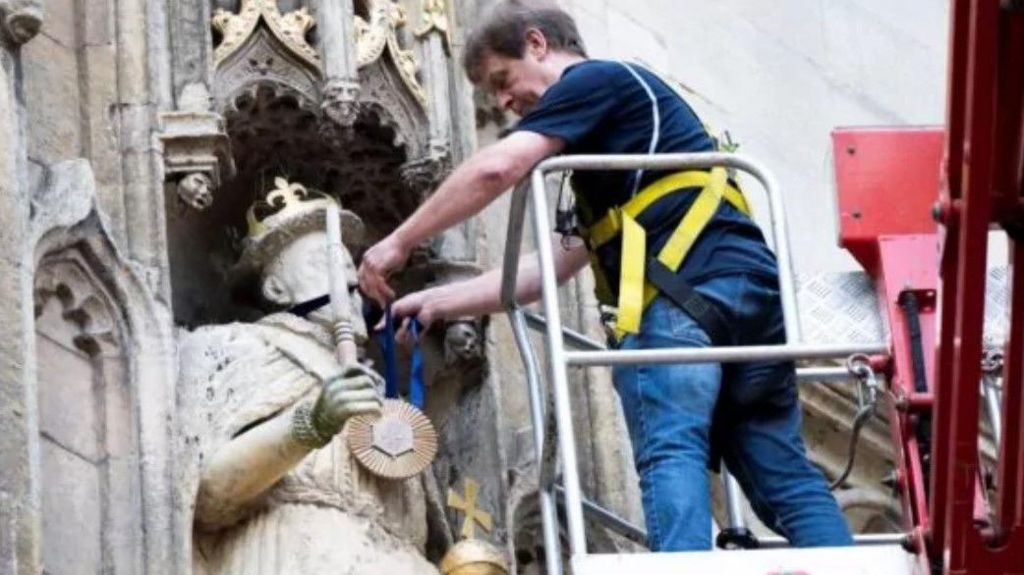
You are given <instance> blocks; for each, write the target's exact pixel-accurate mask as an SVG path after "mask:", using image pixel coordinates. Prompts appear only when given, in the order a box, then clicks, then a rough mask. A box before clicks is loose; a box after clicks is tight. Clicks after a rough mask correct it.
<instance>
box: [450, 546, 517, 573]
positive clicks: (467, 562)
mask: <svg viewBox="0 0 1024 575" xmlns="http://www.w3.org/2000/svg"><path fill="white" fill-rule="evenodd" d="M440 570H441V575H508V562H507V561H506V560H505V555H504V554H503V553H502V552H501V551H500V550H499V549H498V548H497V547H495V546H494V545H492V544H490V543H488V542H487V541H483V540H481V539H463V540H462V541H459V542H458V543H456V544H455V545H452V547H451V549H449V550H448V552H447V553H445V555H444V558H443V559H441V565H440Z"/></svg>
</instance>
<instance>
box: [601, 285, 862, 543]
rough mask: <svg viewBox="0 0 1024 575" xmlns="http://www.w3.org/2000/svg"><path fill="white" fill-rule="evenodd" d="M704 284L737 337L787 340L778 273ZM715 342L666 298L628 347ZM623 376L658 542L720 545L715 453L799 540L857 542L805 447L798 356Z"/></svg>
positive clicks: (760, 511)
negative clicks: (715, 520)
mask: <svg viewBox="0 0 1024 575" xmlns="http://www.w3.org/2000/svg"><path fill="white" fill-rule="evenodd" d="M694 287H695V289H697V291H699V292H700V293H701V294H702V295H704V296H705V297H707V298H709V299H711V300H712V301H714V302H715V303H717V304H719V305H718V307H719V309H720V310H721V311H722V313H723V314H724V315H725V318H726V321H727V323H728V324H729V325H730V329H731V331H732V333H731V337H732V339H733V340H734V343H735V344H736V345H757V344H772V343H782V342H784V341H785V326H784V324H783V319H782V307H781V304H780V301H779V293H778V281H777V279H775V278H768V277H765V276H762V275H753V274H738V275H729V276H723V277H717V278H713V279H709V280H706V281H704V282H702V283H700V284H697V285H695V286H694ZM708 346H710V340H709V338H708V336H707V334H706V333H705V332H704V330H703V329H701V328H700V326H699V325H697V323H696V322H694V320H693V319H692V318H691V317H690V316H689V315H688V314H687V313H686V312H684V311H683V310H682V309H680V308H679V307H677V306H676V305H675V304H673V303H672V302H671V301H669V300H667V299H665V298H663V297H660V296H659V297H658V298H656V299H655V300H654V301H653V302H652V303H651V305H650V307H648V308H647V310H646V311H645V312H644V315H643V319H642V322H641V327H640V333H639V334H636V335H630V336H627V337H625V338H624V339H623V340H622V342H621V344H620V346H619V347H620V349H650V348H662V347H708ZM613 377H614V380H615V389H616V390H617V391H618V393H619V397H620V399H621V400H622V407H623V411H624V413H625V416H626V423H627V425H628V427H629V434H630V437H631V439H632V443H633V454H634V459H635V462H636V468H637V472H638V473H639V475H640V487H641V489H642V491H643V506H644V515H645V516H646V520H647V533H648V537H649V540H650V545H651V550H652V551H678V550H694V549H710V548H711V533H710V529H711V504H710V493H709V485H708V475H707V470H706V468H707V467H708V465H709V464H711V463H714V462H713V461H712V459H713V458H715V456H714V455H713V454H712V452H714V453H715V454H717V455H720V456H721V459H722V460H723V461H724V462H725V465H726V466H727V467H728V469H729V471H730V472H731V473H732V474H733V475H734V476H735V477H736V479H737V480H738V481H739V483H740V485H741V486H742V487H743V491H744V493H746V495H747V498H748V499H749V500H750V503H751V505H752V506H753V508H754V511H755V512H756V513H757V515H758V517H759V518H760V519H761V521H762V522H764V524H765V525H767V526H768V527H769V528H771V529H772V530H774V531H775V532H777V533H778V534H779V535H782V536H783V537H785V538H786V539H788V540H789V541H790V543H792V544H793V545H795V546H799V547H805V546H818V545H847V544H850V543H852V539H851V536H850V531H849V528H848V527H847V525H846V521H845V520H844V518H843V515H842V513H841V512H840V511H839V507H838V505H837V504H836V501H835V499H834V498H833V497H832V494H831V493H829V491H828V487H827V485H826V483H825V478H824V477H823V476H822V474H821V472H820V471H819V470H818V469H817V468H815V467H814V466H813V465H811V464H810V462H809V461H808V460H807V456H806V454H805V452H804V445H803V440H802V439H801V436H800V427H801V426H800V419H801V417H800V404H799V401H798V397H797V391H796V379H795V372H794V366H793V363H792V362H759V363H747V364H717V363H704V364H675V365H646V366H620V367H617V368H615V371H614V374H613ZM712 421H714V426H712Z"/></svg>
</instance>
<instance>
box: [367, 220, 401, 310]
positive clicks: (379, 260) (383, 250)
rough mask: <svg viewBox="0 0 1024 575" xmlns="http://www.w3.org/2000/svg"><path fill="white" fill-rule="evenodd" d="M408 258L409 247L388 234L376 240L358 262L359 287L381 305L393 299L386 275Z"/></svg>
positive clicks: (393, 293)
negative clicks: (361, 260)
mask: <svg viewBox="0 0 1024 575" xmlns="http://www.w3.org/2000/svg"><path fill="white" fill-rule="evenodd" d="M407 259H409V249H408V248H407V247H405V246H404V245H402V243H401V242H399V241H398V239H397V238H395V236H394V235H390V236H388V237H386V238H384V239H383V240H381V241H379V242H377V243H376V244H374V245H373V247H371V248H370V249H368V250H366V253H365V254H363V262H362V263H361V264H359V289H361V290H362V291H363V293H364V294H366V295H367V296H368V297H371V298H373V299H374V300H376V301H377V302H378V303H380V305H381V306H385V305H387V303H388V302H389V301H391V300H393V299H395V291H394V290H393V289H391V286H389V285H388V276H390V275H391V274H392V273H393V272H395V271H396V270H397V269H398V268H400V267H402V265H404V264H405V260H407Z"/></svg>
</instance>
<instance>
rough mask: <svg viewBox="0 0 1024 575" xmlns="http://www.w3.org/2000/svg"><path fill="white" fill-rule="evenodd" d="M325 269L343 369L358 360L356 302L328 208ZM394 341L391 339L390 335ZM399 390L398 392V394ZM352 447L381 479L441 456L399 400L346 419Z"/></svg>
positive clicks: (426, 427)
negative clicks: (377, 411) (354, 324)
mask: <svg viewBox="0 0 1024 575" xmlns="http://www.w3.org/2000/svg"><path fill="white" fill-rule="evenodd" d="M326 217H327V267H328V289H329V291H330V297H331V315H332V319H333V323H334V344H335V346H336V347H335V354H336V355H337V357H338V362H339V363H341V365H343V366H344V365H352V364H354V363H356V362H358V361H359V353H358V351H357V349H356V341H355V333H354V330H353V328H352V315H351V314H352V304H351V301H350V298H349V293H348V282H347V281H346V280H345V267H344V262H343V261H342V259H341V253H342V252H341V250H342V243H341V210H340V208H339V207H338V205H337V204H336V203H335V202H331V203H330V205H329V206H328V208H327V215H326ZM392 337H393V336H392ZM396 391H397V390H396ZM346 436H347V440H348V445H349V449H350V450H351V451H352V454H353V455H354V456H355V458H356V461H358V462H359V463H360V464H361V465H362V466H363V467H364V468H365V469H367V470H368V471H370V472H371V473H373V474H374V475H378V476H381V477H387V478H391V479H402V478H406V477H412V476H413V475H416V474H418V473H420V472H421V471H423V470H424V469H426V468H427V466H429V465H430V462H431V461H433V459H434V456H435V455H436V454H437V432H436V431H435V430H434V426H433V425H432V424H431V423H430V420H429V419H427V417H426V416H425V415H423V413H422V412H420V410H418V409H416V408H415V407H413V406H412V405H410V404H408V403H407V402H405V401H402V400H399V399H390V398H389V399H386V400H385V401H384V405H383V408H382V410H381V414H380V416H377V415H357V416H355V417H352V418H351V419H349V420H348V429H347V431H346Z"/></svg>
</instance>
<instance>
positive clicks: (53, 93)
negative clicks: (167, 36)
mask: <svg viewBox="0 0 1024 575" xmlns="http://www.w3.org/2000/svg"><path fill="white" fill-rule="evenodd" d="M44 8H45V10H44ZM151 11H152V12H153V13H159V9H158V7H157V6H150V5H149V3H147V2H146V1H145V0H129V1H122V2H114V1H113V0H95V1H94V0H89V1H85V0H55V1H53V2H46V3H45V7H44V6H42V5H41V3H40V2H37V1H35V0H5V1H3V2H0V16H3V23H4V26H3V27H2V28H3V29H2V30H0V60H2V62H3V74H2V78H0V86H2V88H0V94H2V96H0V142H2V144H0V166H4V167H3V168H0V175H2V181H3V182H4V183H3V186H4V189H3V194H0V196H2V200H0V201H2V203H3V205H2V206H0V213H2V216H0V217H2V218H3V221H2V222H0V229H2V230H3V231H2V232H0V233H2V234H4V237H3V241H2V242H0V243H2V247H0V250H2V257H0V261H2V262H3V263H2V264H0V266H2V269H0V278H2V280H0V282H2V286H3V287H2V288H0V291H2V301H3V302H4V303H3V306H4V309H3V312H2V314H0V317H2V321H0V324H2V325H0V349H2V350H3V362H2V365H3V366H4V367H3V368H2V369H3V376H2V380H3V382H4V383H3V386H2V390H3V395H4V396H3V398H2V400H0V405H2V406H3V408H2V411H0V436H2V437H3V438H4V441H3V443H2V444H0V462H2V465H0V565H2V566H3V567H2V569H0V570H2V571H3V572H4V573H38V572H42V571H45V572H48V573H70V572H78V571H88V572H101V571H103V572H111V573H139V572H174V571H177V570H178V569H179V567H180V566H181V565H182V563H181V562H179V560H178V559H179V558H180V557H179V556H176V555H175V552H174V550H173V547H174V545H175V543H174V542H173V541H172V539H173V535H172V531H171V518H172V517H171V515H172V504H171V500H170V488H169V487H170V486H169V484H168V483H169V482H168V479H169V478H168V476H167V474H166V469H167V465H168V463H169V459H168V454H167V449H168V447H169V445H168V439H169V436H168V431H169V429H170V427H171V424H172V421H173V419H172V417H173V416H172V414H171V413H170V404H169V402H168V400H169V398H170V397H171V391H172V389H171V388H170V387H169V384H170V383H171V382H172V381H173V372H172V371H171V370H170V367H171V365H172V364H171V362H172V360H173V353H174V350H173V340H172V333H171V323H170V314H169V310H168V308H167V307H166V305H165V304H164V303H162V302H163V301H165V300H164V299H163V297H162V294H166V288H165V287H164V286H166V285H167V283H166V282H167V276H166V273H165V271H166V265H165V263H164V262H166V254H165V251H164V249H163V248H162V245H161V242H162V241H163V230H162V227H161V222H162V219H163V212H162V206H163V204H162V202H154V201H153V199H154V198H158V197H160V196H159V194H160V193H161V192H162V175H161V174H160V170H159V163H158V162H157V160H158V158H159V155H158V152H157V149H156V147H155V146H154V145H153V142H154V140H153V137H152V130H151V127H152V120H153V119H154V118H155V110H156V103H155V101H153V99H152V98H150V94H152V93H153V90H151V89H150V87H151V84H152V85H156V84H158V80H159V77H160V76H159V74H155V75H151V74H150V71H151V66H150V56H151V54H150V53H149V47H150V43H149V38H148V36H149V35H148V34H147V33H146V32H147V30H148V28H147V26H148V24H149V23H151V22H152V19H151V16H152V14H151ZM154 30H159V28H158V27H157V28H154ZM155 38H156V40H157V41H159V35H155ZM143 509H145V510H146V511H145V512H143Z"/></svg>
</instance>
